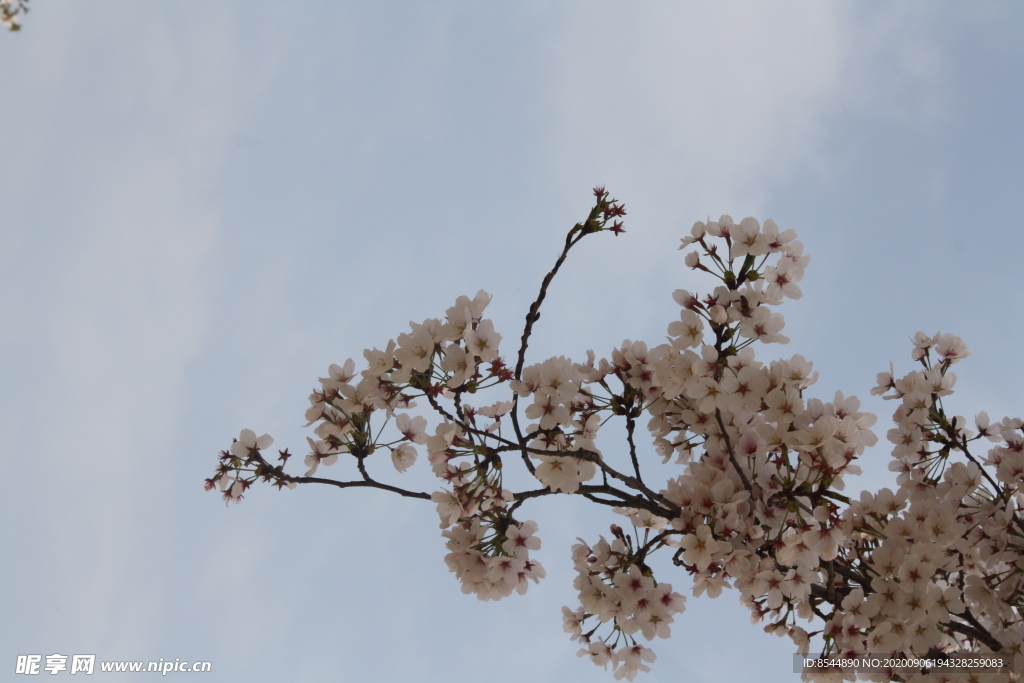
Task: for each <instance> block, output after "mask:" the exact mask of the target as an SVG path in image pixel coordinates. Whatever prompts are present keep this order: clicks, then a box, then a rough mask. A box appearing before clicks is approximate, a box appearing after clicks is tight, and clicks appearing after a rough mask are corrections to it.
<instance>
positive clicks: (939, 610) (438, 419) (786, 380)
mask: <svg viewBox="0 0 1024 683" xmlns="http://www.w3.org/2000/svg"><path fill="white" fill-rule="evenodd" d="M594 198H595V201H594V204H593V206H592V208H591V209H590V212H589V214H588V215H587V218H586V219H585V220H583V221H581V222H580V223H577V224H576V225H575V226H574V227H573V228H572V229H570V231H569V233H568V235H567V236H566V240H565V246H564V247H563V250H562V252H561V254H560V255H559V258H558V259H557V261H556V262H555V265H554V267H553V268H552V269H551V271H550V272H549V273H548V274H547V276H546V277H545V278H544V281H543V283H542V285H541V288H540V292H539V294H538V296H537V298H536V299H535V300H534V301H533V304H532V305H531V306H530V309H529V312H528V313H527V316H526V322H525V326H524V329H523V333H522V335H521V336H520V337H517V338H518V340H519V346H518V349H513V350H512V351H510V352H508V353H509V355H507V356H504V357H503V356H502V353H501V349H500V348H499V347H500V345H501V343H502V340H503V337H502V335H500V334H499V333H498V332H497V331H496V329H495V326H494V324H493V322H492V321H490V320H487V319H485V318H484V317H483V315H484V312H485V309H486V308H487V306H488V304H489V303H490V301H491V296H490V295H489V294H488V293H486V292H484V291H482V290H481V291H479V292H477V294H476V295H475V297H473V298H472V299H471V298H469V297H468V296H460V297H458V298H457V299H456V301H455V304H454V305H453V306H452V307H450V308H448V309H447V311H446V312H445V316H444V319H443V321H442V320H441V319H440V318H428V319H426V320H425V321H424V322H422V323H419V324H416V323H410V331H409V332H405V333H402V334H400V335H398V338H397V341H396V340H388V341H387V342H386V343H383V344H381V346H382V347H383V350H381V349H380V348H378V347H374V348H372V349H369V350H367V351H365V352H364V353H363V358H364V360H365V362H366V366H365V368H363V369H361V370H360V371H359V372H358V373H357V371H356V366H355V363H354V361H352V360H351V359H350V360H348V361H346V362H345V363H344V364H343V365H331V366H330V367H329V368H328V373H327V374H328V376H327V377H324V378H320V385H319V387H318V388H317V389H315V390H314V391H313V392H312V393H311V395H310V407H309V408H308V409H307V410H306V411H305V419H306V421H307V422H308V424H307V427H313V433H314V435H315V436H316V439H314V438H311V437H310V438H308V439H307V441H308V445H309V453H308V454H306V455H305V456H304V458H303V460H304V463H305V465H306V467H307V468H308V470H307V471H306V473H305V474H304V475H303V476H296V475H293V474H288V473H286V472H285V466H286V465H287V461H288V459H289V458H290V457H291V454H290V453H289V452H288V451H287V450H283V451H279V455H278V458H277V462H272V461H271V460H270V459H268V457H267V456H266V455H265V451H266V450H267V449H269V448H270V446H271V445H272V439H271V437H270V436H269V435H266V434H265V435H263V436H260V437H257V436H256V433H255V432H254V431H252V430H249V429H245V430H242V432H241V434H240V435H239V438H238V439H236V440H235V441H234V442H233V443H232V444H231V445H230V446H229V448H228V449H227V450H225V451H222V452H221V453H220V456H219V463H218V465H217V469H216V471H215V472H214V475H213V476H212V477H211V478H210V479H207V480H206V482H205V484H206V488H207V489H210V490H214V489H216V490H219V491H220V492H221V495H222V496H223V497H224V499H225V500H226V501H228V502H230V501H236V502H237V501H239V500H241V499H242V497H243V496H244V495H246V494H247V491H248V489H250V488H251V487H252V485H253V484H254V483H255V482H256V481H259V480H262V481H264V482H267V483H271V484H273V485H276V486H278V487H279V488H283V487H288V488H294V487H296V486H297V485H298V484H312V483H316V484H325V485H333V486H336V487H338V488H350V487H369V488H377V489H381V490H384V491H388V492H390V493H392V494H396V495H401V496H405V497H410V498H418V499H422V500H427V501H431V502H432V503H433V504H434V506H435V508H436V511H437V514H438V518H439V521H440V525H439V526H440V528H441V530H442V531H441V535H442V537H443V539H444V543H445V547H446V549H447V554H446V555H445V559H444V561H445V564H446V566H447V567H448V569H449V570H450V572H451V573H453V574H454V575H455V578H456V579H457V580H458V582H459V584H460V586H461V590H462V591H463V592H464V593H467V594H472V595H475V596H476V597H477V598H478V599H481V600H498V599H501V598H504V597H506V596H508V595H511V593H513V592H516V593H520V594H522V593H525V592H527V589H528V587H529V585H530V583H531V582H537V581H539V580H540V579H541V578H543V577H544V576H545V570H544V568H543V566H542V565H541V564H540V563H539V562H538V561H537V559H536V555H537V554H538V553H539V552H540V551H541V540H540V531H541V526H540V525H539V524H538V523H537V522H535V521H533V520H529V519H523V517H522V515H523V514H524V513H523V511H524V510H525V508H526V507H527V506H528V505H530V504H531V501H532V500H533V499H535V498H540V497H543V496H547V495H576V496H580V498H581V499H582V500H585V501H587V502H588V504H593V505H596V506H597V508H598V510H602V509H604V510H605V511H606V512H607V513H609V514H610V515H617V516H614V517H609V519H610V520H617V521H618V522H619V523H618V524H616V523H614V521H611V522H610V523H609V526H608V530H609V532H610V535H609V536H608V538H606V537H605V536H599V537H598V539H597V540H596V541H589V542H588V541H586V540H583V539H579V543H577V544H575V545H573V547H572V553H571V556H572V564H573V568H574V570H575V577H574V580H573V588H574V589H575V591H576V593H577V598H578V605H576V606H566V607H563V610H562V616H563V627H564V629H565V631H566V633H568V634H569V635H570V637H571V638H572V639H573V640H575V641H577V642H578V643H579V644H580V645H581V649H579V651H578V655H579V656H580V657H585V658H587V659H589V660H590V661H591V662H593V663H594V664H597V665H598V666H601V667H605V668H608V667H609V666H611V668H612V671H613V672H614V677H615V678H617V679H623V678H625V679H627V680H634V679H635V677H636V676H637V675H638V674H639V673H642V672H646V671H649V670H650V666H648V665H650V664H653V663H654V662H655V654H654V652H653V650H652V649H649V648H648V647H647V645H645V644H643V643H642V642H641V641H646V642H648V643H649V642H653V641H656V640H657V639H661V638H668V637H670V636H671V625H672V624H673V623H674V620H675V619H676V617H677V616H678V615H679V614H681V613H682V612H683V611H684V609H685V597H684V596H683V595H682V594H681V593H678V592H676V591H675V590H674V589H673V585H672V584H670V583H668V582H667V581H664V580H663V577H660V576H656V572H655V571H654V567H657V566H662V565H660V564H657V563H654V562H652V558H653V557H654V556H655V554H658V553H660V555H659V557H663V558H665V559H666V561H667V562H670V563H671V566H672V567H674V568H675V569H676V570H677V573H678V575H679V577H680V578H681V579H685V580H687V581H688V582H689V584H688V585H689V590H690V591H691V592H692V593H693V595H694V596H700V595H703V594H705V593H706V594H707V595H708V596H710V597H713V598H717V597H719V596H722V595H727V594H733V595H735V596H736V598H737V599H738V600H739V602H740V603H741V604H742V605H744V606H745V607H746V608H748V609H749V610H750V613H751V618H752V620H753V621H755V622H759V623H762V624H763V628H764V630H765V631H766V632H768V633H773V634H775V635H777V636H781V637H788V638H789V639H790V640H792V642H793V643H794V646H795V648H796V650H797V651H798V652H800V653H805V654H806V653H809V652H820V653H822V654H825V655H830V654H835V655H842V656H851V655H856V654H863V653H897V654H903V655H907V656H911V655H937V654H941V653H952V652H975V653H993V652H999V653H1009V654H1018V655H1021V654H1024V623H1022V620H1021V613H1022V612H1021V610H1022V609H1024V519H1022V517H1021V510H1020V507H1021V505H1022V504H1024V494H1022V493H1021V492H1020V488H1021V484H1022V482H1024V421H1022V420H1020V419H1017V418H1003V419H1002V420H1000V421H993V420H992V419H991V418H990V417H989V415H988V414H987V413H986V412H978V413H977V414H975V415H974V417H973V419H970V420H969V419H968V418H966V417H963V416H960V415H950V414H948V413H947V412H946V408H945V406H944V403H943V402H944V400H946V399H947V398H948V397H949V396H951V395H953V394H954V391H955V387H956V384H957V377H956V375H955V374H954V373H953V372H951V368H952V366H953V365H955V364H956V363H958V362H960V361H962V360H964V359H966V358H968V357H969V356H970V353H971V352H970V350H969V349H968V348H967V346H966V343H965V342H964V341H963V340H962V339H960V338H959V337H957V336H955V335H952V334H949V333H942V332H937V333H935V334H932V335H929V334H926V333H924V332H917V333H916V334H915V335H914V336H913V337H912V338H911V340H910V341H911V350H910V359H911V361H912V362H913V363H915V364H916V368H915V369H911V370H909V371H906V372H904V373H903V374H900V372H898V371H897V370H896V367H895V365H894V364H890V366H889V369H888V371H883V372H881V373H879V374H878V375H877V378H876V386H875V387H874V388H872V389H871V393H872V394H873V395H880V396H882V397H883V398H885V399H887V400H892V401H894V403H893V404H891V405H893V406H895V408H894V411H893V414H892V420H893V424H892V426H891V427H890V428H887V429H886V437H887V440H888V443H889V445H890V453H891V458H890V460H889V464H888V467H889V469H890V470H891V471H893V472H894V473H895V475H896V485H895V487H894V488H892V489H889V488H884V489H882V490H880V491H877V492H870V491H864V492H860V493H859V494H856V493H854V494H851V493H849V492H847V491H848V487H850V486H851V484H852V480H851V477H854V476H855V475H857V474H859V473H860V467H859V466H858V461H859V459H860V458H861V456H863V455H864V453H865V452H866V449H868V448H871V447H873V446H875V445H876V444H877V443H878V439H877V437H876V436H875V434H874V433H873V432H872V431H871V427H872V426H873V425H874V423H875V416H874V415H871V414H869V413H866V412H862V411H861V410H860V402H859V401H858V400H857V399H856V398H855V397H853V396H847V395H845V394H844V393H842V392H840V391H835V392H833V391H832V390H829V391H828V392H826V393H825V394H824V395H825V396H830V395H831V396H832V398H831V400H826V399H825V398H821V397H818V396H815V395H812V392H813V389H812V387H814V385H815V384H816V383H817V382H818V380H819V376H818V373H817V372H815V371H814V370H813V366H812V364H811V363H810V362H809V361H808V360H806V359H805V358H803V357H802V356H799V355H794V356H791V357H789V358H781V357H779V358H764V357H762V358H758V357H757V349H759V348H761V347H759V346H757V344H759V343H760V344H784V343H786V342H788V339H787V338H786V337H785V336H783V335H782V334H781V332H782V330H783V329H784V326H785V320H784V318H783V316H782V314H781V313H779V312H778V310H777V309H778V307H780V306H781V305H782V304H783V303H784V301H785V300H786V299H799V298H800V297H801V295H802V292H801V290H800V288H799V286H798V284H797V283H799V282H800V281H801V280H802V279H803V275H804V272H805V270H806V268H807V267H808V265H809V263H810V257H809V256H807V255H805V254H804V245H803V244H802V243H801V242H799V241H798V240H796V233H795V232H794V231H792V230H785V231H782V232H780V230H779V227H778V226H777V225H776V224H775V223H774V222H773V221H771V220H766V221H764V222H763V223H762V222H759V221H757V220H756V219H753V218H744V219H742V220H741V221H739V223H737V222H735V221H734V220H733V219H732V218H731V217H730V216H728V215H723V216H721V217H720V218H719V219H718V220H717V221H707V222H697V223H695V224H694V225H693V227H692V228H691V230H690V232H689V235H687V236H684V237H683V238H682V240H681V245H680V249H689V250H690V251H689V253H688V254H686V256H685V257H684V260H683V266H684V267H689V268H691V269H693V270H694V271H697V272H698V273H700V274H701V276H702V277H706V278H707V279H708V280H709V283H708V284H709V286H708V287H707V290H706V293H703V294H702V293H698V292H691V291H688V290H683V289H677V290H676V291H675V292H673V294H672V298H673V300H674V301H675V303H676V304H677V305H678V306H679V311H678V315H675V314H674V315H673V318H674V319H673V320H670V321H667V322H666V327H665V330H666V332H667V335H668V336H667V340H666V341H667V343H660V344H658V345H649V344H648V343H647V342H644V341H640V340H630V339H627V340H624V341H623V342H622V344H621V345H619V347H618V348H614V349H611V350H610V351H609V353H608V354H607V357H604V358H599V357H598V355H597V354H596V353H595V352H594V351H588V352H587V358H586V361H585V362H582V363H580V362H574V361H573V360H572V359H571V358H569V357H568V356H555V357H552V358H548V359H544V360H540V361H533V362H530V363H527V362H526V361H527V353H528V346H529V341H530V338H531V335H532V333H533V330H534V326H535V325H536V324H537V322H538V320H539V319H540V308H541V305H542V304H543V301H544V299H545V297H546V294H547V292H548V290H549V288H550V287H551V286H552V282H553V280H554V278H555V276H556V275H557V273H558V271H559V269H560V267H561V265H562V263H563V262H564V261H565V259H566V258H567V256H568V254H569V252H570V250H571V249H572V248H573V247H574V246H575V245H576V244H578V243H579V241H581V240H582V239H584V238H587V237H588V236H589V235H592V234H596V233H600V232H612V233H613V234H615V235H618V234H620V233H621V232H623V229H622V220H621V218H622V217H623V216H624V215H625V209H624V207H623V206H622V205H621V204H619V203H618V202H617V201H616V200H614V199H612V198H611V197H610V196H609V195H608V193H607V191H606V190H605V189H604V188H603V187H599V188H595V190H594ZM765 348H767V349H772V348H777V347H765ZM506 359H508V360H506ZM478 394H480V395H483V396H485V398H483V399H482V400H483V401H492V402H491V403H489V404H487V405H484V407H480V408H474V407H473V406H474V405H479V403H477V400H478V396H477V395H478ZM495 399H497V400H495ZM470 401H472V405H471V403H470ZM417 406H419V408H418V410H419V411H421V412H422V414H420V413H415V414H414V413H412V412H410V411H412V410H413V409H414V408H416V407H417ZM609 423H611V424H613V425H614V427H613V428H609V427H608V426H606V425H608V424H609ZM645 428H646V430H647V433H646V434H645V433H644V429H645ZM622 435H624V437H625V438H624V439H621V440H617V439H616V437H617V436H622ZM617 441H618V442H617ZM982 444H984V447H983V446H982ZM416 445H423V446H425V447H426V450H427V458H426V460H427V461H428V465H426V466H424V467H429V468H430V469H431V471H432V472H433V474H434V475H435V476H436V477H437V490H435V491H432V492H426V491H414V490H410V489H406V488H403V487H401V486H397V485H394V484H391V483H387V482H385V481H378V480H377V479H375V478H374V477H373V476H372V475H371V472H376V471H378V470H377V469H373V468H371V467H368V466H367V463H368V462H370V461H373V463H377V462H379V459H380V458H382V457H386V456H384V455H383V454H385V453H389V454H390V457H391V464H392V466H393V467H394V468H395V470H397V471H398V472H399V473H403V472H406V471H407V470H409V468H411V467H414V466H416V460H417V450H416ZM342 457H343V458H344V460H345V462H346V467H350V468H351V471H352V472H354V474H352V475H350V476H351V477H352V478H351V479H330V478H325V477H323V476H314V475H316V474H317V473H318V472H319V467H320V465H324V466H331V465H335V464H337V463H338V462H339V459H340V458H342ZM387 469H390V468H387ZM513 471H514V472H515V474H514V475H513V474H511V472H513ZM524 478H525V480H526V481H528V482H529V484H528V485H527V486H525V487H524V488H523V489H522V490H518V489H517V490H512V489H511V488H509V487H510V486H512V483H510V482H521V481H522V480H523V479H524ZM517 486H518V484H517ZM607 508H610V509H607ZM620 525H621V526H620ZM624 527H625V528H624ZM733 589H735V590H734V591H733ZM936 675H937V674H935V673H934V672H928V671H923V670H920V669H918V670H914V671H910V670H907V671H902V670H901V671H890V672H888V673H884V674H880V673H869V672H863V671H825V672H822V671H815V670H808V671H806V672H804V674H803V677H804V678H805V679H806V680H821V681H825V680H854V679H855V678H856V677H858V676H859V677H860V678H862V679H870V680H899V681H918V680H968V678H964V677H959V676H960V675H959V674H950V675H948V676H946V675H945V674H943V677H940V678H934V676H936ZM924 676H930V677H933V678H927V679H926V678H923V677H924ZM971 680H973V679H971Z"/></svg>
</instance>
